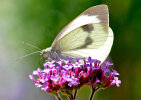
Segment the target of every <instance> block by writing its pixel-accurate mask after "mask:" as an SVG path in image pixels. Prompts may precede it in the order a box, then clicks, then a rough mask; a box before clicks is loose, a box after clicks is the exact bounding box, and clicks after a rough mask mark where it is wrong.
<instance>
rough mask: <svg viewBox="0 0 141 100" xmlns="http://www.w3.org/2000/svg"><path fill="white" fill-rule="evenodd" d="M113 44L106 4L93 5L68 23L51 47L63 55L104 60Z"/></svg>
mask: <svg viewBox="0 0 141 100" xmlns="http://www.w3.org/2000/svg"><path fill="white" fill-rule="evenodd" d="M112 44H113V32H112V30H111V29H110V28H109V14H108V8H107V6H106V5H99V6H95V7H91V8H89V9H87V10H86V11H84V12H83V13H82V14H80V16H78V17H77V18H76V19H75V20H73V21H72V22H71V23H70V24H69V25H67V26H66V27H65V28H64V29H63V30H62V31H61V32H60V33H59V34H58V36H57V37H56V39H55V40H54V42H53V44H52V46H51V49H52V50H57V51H60V52H61V53H62V55H63V56H71V57H89V56H91V57H92V58H93V59H98V60H100V61H102V62H103V61H104V60H105V59H106V58H107V56H108V54H109V52H110V50H111V47H112Z"/></svg>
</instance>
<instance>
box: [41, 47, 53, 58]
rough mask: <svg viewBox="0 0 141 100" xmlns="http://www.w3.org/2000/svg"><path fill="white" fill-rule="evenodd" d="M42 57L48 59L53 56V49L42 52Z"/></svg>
mask: <svg viewBox="0 0 141 100" xmlns="http://www.w3.org/2000/svg"><path fill="white" fill-rule="evenodd" d="M41 56H42V57H45V58H48V57H50V56H51V48H46V49H44V50H42V51H41Z"/></svg>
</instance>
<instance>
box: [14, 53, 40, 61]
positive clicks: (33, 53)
mask: <svg viewBox="0 0 141 100" xmlns="http://www.w3.org/2000/svg"><path fill="white" fill-rule="evenodd" d="M40 52H41V51H35V52H32V53H30V54H27V55H24V56H22V57H19V58H17V59H16V61H19V60H21V59H23V58H25V57H27V56H29V55H33V54H36V53H40Z"/></svg>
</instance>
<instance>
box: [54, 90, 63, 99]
mask: <svg viewBox="0 0 141 100" xmlns="http://www.w3.org/2000/svg"><path fill="white" fill-rule="evenodd" d="M55 95H56V98H57V99H58V100H62V99H61V97H60V95H59V94H58V92H56V94H55Z"/></svg>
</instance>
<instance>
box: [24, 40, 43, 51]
mask: <svg viewBox="0 0 141 100" xmlns="http://www.w3.org/2000/svg"><path fill="white" fill-rule="evenodd" d="M22 44H25V45H28V46H31V47H33V48H36V49H38V50H41V49H40V48H39V47H37V46H35V45H32V44H29V43H27V42H24V41H22Z"/></svg>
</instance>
